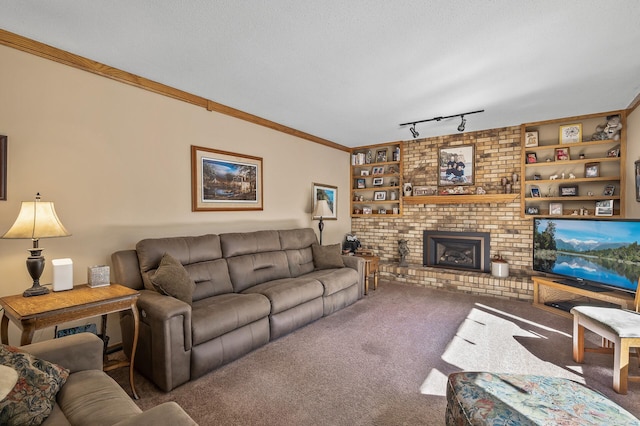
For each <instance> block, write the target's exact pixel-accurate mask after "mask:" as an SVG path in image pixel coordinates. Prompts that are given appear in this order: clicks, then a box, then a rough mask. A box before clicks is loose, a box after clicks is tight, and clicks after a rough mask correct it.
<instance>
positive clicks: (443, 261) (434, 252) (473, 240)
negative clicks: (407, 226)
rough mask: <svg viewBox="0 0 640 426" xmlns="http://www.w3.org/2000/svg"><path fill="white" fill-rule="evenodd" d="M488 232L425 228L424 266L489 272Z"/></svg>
mask: <svg viewBox="0 0 640 426" xmlns="http://www.w3.org/2000/svg"><path fill="white" fill-rule="evenodd" d="M490 238H491V237H490V234H489V233H488V232H458V231H424V235H423V242H422V243H423V250H422V253H423V265H424V266H433V267H439V268H449V269H464V270H471V271H480V272H489V271H490V268H491V266H490V263H491V261H490V258H489V244H490Z"/></svg>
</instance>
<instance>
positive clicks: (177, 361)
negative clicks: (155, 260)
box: [120, 290, 192, 392]
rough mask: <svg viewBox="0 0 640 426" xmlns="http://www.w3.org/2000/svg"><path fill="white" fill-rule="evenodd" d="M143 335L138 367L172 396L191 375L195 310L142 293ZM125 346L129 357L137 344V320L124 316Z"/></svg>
mask: <svg viewBox="0 0 640 426" xmlns="http://www.w3.org/2000/svg"><path fill="white" fill-rule="evenodd" d="M137 306H138V311H139V312H140V334H139V338H138V347H137V351H136V359H135V367H136V369H137V370H139V371H140V372H142V374H144V375H145V376H146V377H147V378H149V379H151V380H152V381H153V382H154V383H155V384H156V385H157V386H158V387H159V388H161V389H162V390H164V391H166V392H168V391H170V390H171V389H173V388H174V387H176V386H178V385H180V384H182V383H185V382H187V381H188V380H189V379H190V375H191V361H190V359H191V345H192V340H191V306H189V305H188V304H187V303H184V302H182V301H180V300H178V299H175V298H173V297H171V296H164V295H162V294H160V293H157V292H155V291H152V290H140V297H139V298H138V303H137ZM120 328H121V330H122V344H123V347H124V350H125V353H126V354H127V355H129V354H131V349H132V342H133V316H132V315H131V312H129V311H125V312H123V313H122V314H121V316H120Z"/></svg>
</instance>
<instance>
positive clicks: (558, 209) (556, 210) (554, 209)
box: [549, 203, 564, 216]
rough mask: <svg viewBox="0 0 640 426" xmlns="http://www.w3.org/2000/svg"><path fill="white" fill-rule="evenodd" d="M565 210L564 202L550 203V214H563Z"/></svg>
mask: <svg viewBox="0 0 640 426" xmlns="http://www.w3.org/2000/svg"><path fill="white" fill-rule="evenodd" d="M563 211H564V209H563V206H562V203H549V215H550V216H562V213H563Z"/></svg>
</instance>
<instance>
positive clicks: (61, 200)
mask: <svg viewBox="0 0 640 426" xmlns="http://www.w3.org/2000/svg"><path fill="white" fill-rule="evenodd" d="M0 63H1V64H2V66H1V67H0V94H1V95H0V134H2V135H7V136H8V137H9V155H8V157H9V162H8V188H7V192H8V200H7V201H0V232H1V233H4V232H5V231H6V230H7V229H8V228H9V227H10V226H11V225H12V224H13V221H14V220H15V218H16V216H17V214H18V211H19V209H20V202H21V201H24V200H32V199H33V198H34V196H35V194H36V192H40V193H41V194H42V198H43V200H44V201H54V202H55V205H56V210H57V212H58V215H59V216H60V218H61V220H62V222H63V223H64V225H65V226H66V227H67V228H68V229H69V231H70V232H71V233H72V234H73V235H72V236H71V237H67V238H53V239H45V240H42V241H41V242H40V246H41V247H44V249H45V251H44V253H43V254H44V256H45V257H46V259H47V264H46V267H45V271H44V274H43V277H42V282H43V283H49V282H51V279H52V267H51V260H52V259H56V258H65V257H69V258H71V259H72V260H73V263H74V283H75V284H80V283H83V282H85V281H86V268H87V266H90V265H95V264H104V263H110V259H109V257H110V255H111V253H112V252H113V251H115V250H118V249H125V248H132V247H133V246H134V244H135V243H136V242H137V241H138V240H140V239H142V238H145V237H156V236H171V235H198V234H202V233H222V232H232V231H250V230H258V229H277V228H279V229H283V228H294V227H308V226H312V227H313V228H314V229H316V233H317V225H318V222H317V221H311V219H310V217H311V212H310V210H311V207H310V204H311V186H312V183H313V182H318V183H323V184H327V185H334V186H337V187H338V195H339V199H338V220H337V221H327V222H326V225H325V231H324V233H323V240H324V243H325V244H330V243H338V242H340V241H342V239H343V237H344V234H345V233H347V232H349V231H350V223H351V221H350V218H349V211H348V210H349V190H348V183H349V167H348V164H349V154H348V153H347V152H344V151H339V150H336V149H333V148H328V147H325V146H322V145H320V144H316V143H313V142H309V141H306V140H303V139H300V138H297V137H294V136H290V135H287V134H284V133H280V132H276V131H274V130H271V129H267V128H265V127H261V126H257V125H254V124H250V123H247V122H245V121H241V120H238V119H235V118H232V117H229V116H226V115H222V114H218V113H213V112H208V111H206V110H205V109H202V108H199V107H195V106H192V105H190V104H186V103H183V102H180V101H176V100H173V99H170V98H167V97H164V96H160V95H157V94H153V93H151V92H148V91H144V90H141V89H137V88H134V87H132V86H128V85H125V84H122V83H118V82H115V81H112V80H109V79H106V78H103V77H99V76H96V75H93V74H90V73H87V72H83V71H80V70H76V69H74V68H71V67H67V66H64V65H60V64H58V63H55V62H52V61H48V60H45V59H42V58H39V57H36V56H33V55H30V54H27V53H24V52H21V51H18V50H14V49H11V48H8V47H4V46H0ZM283 124H286V123H283ZM327 125H330V123H327ZM190 145H198V146H203V147H210V148H216V149H222V150H227V151H232V152H237V153H242V154H248V155H253V156H258V157H262V158H263V164H264V211H259V212H198V213H194V212H191V193H190V188H191V180H190V179H191V177H190V176H191V171H190V170H191V169H190ZM0 235H1V234H0ZM30 245H31V242H30V241H28V240H0V271H2V276H1V280H0V296H3V295H9V294H16V293H21V292H22V291H23V290H24V289H26V288H27V287H29V286H30V285H31V283H30V277H29V275H28V273H27V270H26V267H25V260H26V257H27V255H28V252H27V249H28V248H29V247H30ZM115 323H116V322H115V321H113V324H114V325H115ZM110 328H111V327H110ZM10 332H11V334H10V336H11V337H12V343H15V342H16V340H15V337H14V336H16V335H17V334H16V333H17V328H15V327H13V326H11V329H10ZM36 338H37V339H38V338H43V334H42V333H39V334H37V335H36Z"/></svg>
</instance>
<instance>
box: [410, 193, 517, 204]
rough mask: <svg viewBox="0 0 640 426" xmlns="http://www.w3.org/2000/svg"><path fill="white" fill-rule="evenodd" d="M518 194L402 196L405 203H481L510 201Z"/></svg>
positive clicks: (515, 198)
mask: <svg viewBox="0 0 640 426" xmlns="http://www.w3.org/2000/svg"><path fill="white" fill-rule="evenodd" d="M519 196H520V194H515V193H514V194H463V195H462V194H461V195H416V196H411V197H402V200H403V201H404V203H405V204H482V203H512V202H514V201H515V200H517V199H518V197H519Z"/></svg>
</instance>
